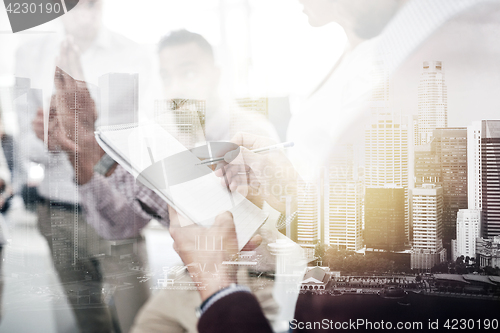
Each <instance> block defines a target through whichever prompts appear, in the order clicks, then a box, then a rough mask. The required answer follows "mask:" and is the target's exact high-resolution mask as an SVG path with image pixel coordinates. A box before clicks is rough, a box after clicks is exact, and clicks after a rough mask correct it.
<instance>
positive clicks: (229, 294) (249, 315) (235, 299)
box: [198, 287, 273, 333]
mask: <svg viewBox="0 0 500 333" xmlns="http://www.w3.org/2000/svg"><path fill="white" fill-rule="evenodd" d="M232 289H233V290H232ZM210 300H213V302H212V303H210V304H207V303H209V302H210ZM205 304H206V305H205ZM205 304H203V305H202V306H201V311H202V313H201V316H200V319H199V321H198V331H199V332H200V333H212V332H218V333H219V332H223V333H224V332H234V333H247V332H248V333H254V332H263V333H265V332H272V331H273V330H272V329H271V326H270V325H269V322H268V321H267V319H266V317H265V316H264V313H263V312H262V309H261V308H260V305H259V302H258V301H257V299H256V298H255V296H253V295H252V294H251V293H250V292H249V291H245V290H239V289H237V287H234V288H231V287H229V288H227V289H223V290H221V291H220V292H218V293H216V294H215V295H213V296H212V298H211V299H209V300H208V302H206V303H205ZM204 305H205V308H204Z"/></svg>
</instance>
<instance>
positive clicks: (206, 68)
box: [159, 43, 219, 100]
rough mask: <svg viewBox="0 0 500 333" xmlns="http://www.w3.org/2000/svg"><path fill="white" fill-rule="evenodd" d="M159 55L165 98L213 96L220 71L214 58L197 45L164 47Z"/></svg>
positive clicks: (205, 97)
mask: <svg viewBox="0 0 500 333" xmlns="http://www.w3.org/2000/svg"><path fill="white" fill-rule="evenodd" d="M159 57H160V75H161V78H162V82H163V91H164V93H165V98H167V99H175V98H181V99H202V100H207V99H211V98H213V97H214V95H215V93H216V91H217V88H218V84H219V70H218V68H217V67H216V66H215V64H214V61H213V58H212V57H211V56H210V55H209V54H207V53H206V52H205V51H204V50H202V49H201V48H200V47H199V46H198V45H197V44H195V43H188V44H181V45H176V46H167V47H165V48H163V49H162V50H161V51H160V54H159Z"/></svg>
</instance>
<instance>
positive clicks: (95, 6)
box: [62, 0, 103, 41]
mask: <svg viewBox="0 0 500 333" xmlns="http://www.w3.org/2000/svg"><path fill="white" fill-rule="evenodd" d="M102 2H103V0H80V2H79V3H78V4H77V5H76V6H75V8H73V9H72V10H71V11H69V12H68V13H67V14H66V15H63V16H62V21H63V25H64V30H65V31H66V33H67V34H68V35H72V36H73V37H74V38H75V39H77V40H82V41H92V40H93V39H94V38H95V37H96V36H97V34H98V33H99V30H100V28H101V24H102Z"/></svg>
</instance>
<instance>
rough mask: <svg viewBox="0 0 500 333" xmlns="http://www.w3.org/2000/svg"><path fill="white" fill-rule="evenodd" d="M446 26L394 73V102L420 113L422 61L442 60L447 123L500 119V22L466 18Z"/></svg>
mask: <svg viewBox="0 0 500 333" xmlns="http://www.w3.org/2000/svg"><path fill="white" fill-rule="evenodd" d="M459 22H460V24H458V22H455V23H452V24H449V25H447V26H445V27H444V28H443V29H442V30H441V31H440V32H439V33H437V34H436V35H435V36H434V37H432V38H431V39H429V40H428V41H427V42H426V43H425V44H424V45H423V46H422V48H421V49H420V50H418V51H417V52H416V53H415V54H413V56H411V57H410V58H409V59H408V61H407V62H406V63H405V65H404V66H403V67H401V68H400V70H399V71H398V72H397V73H396V74H395V75H394V76H393V81H392V83H391V84H392V87H391V88H392V90H393V94H392V97H393V106H394V107H395V108H396V109H399V110H401V111H402V113H403V114H417V103H418V97H417V96H418V84H419V79H420V73H421V72H422V63H423V61H426V60H429V61H435V60H440V61H443V68H444V72H445V81H446V85H447V88H448V126H450V127H455V126H467V125H470V123H471V122H472V121H473V120H480V119H500V43H499V41H500V33H499V31H500V24H499V23H491V22H489V21H488V20H485V21H483V22H479V21H476V20H470V19H465V18H464V19H461V20H460V21H459Z"/></svg>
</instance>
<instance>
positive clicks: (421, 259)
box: [411, 184, 446, 270]
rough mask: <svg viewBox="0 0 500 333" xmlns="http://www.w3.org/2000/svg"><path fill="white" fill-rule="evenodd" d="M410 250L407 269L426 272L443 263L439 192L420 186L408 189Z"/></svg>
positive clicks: (433, 187) (428, 186)
mask: <svg viewBox="0 0 500 333" xmlns="http://www.w3.org/2000/svg"><path fill="white" fill-rule="evenodd" d="M412 207H413V212H412V213H413V248H412V254H411V268H412V269H422V270H429V269H431V268H432V267H433V266H435V265H437V264H439V263H440V262H443V261H445V260H446V250H445V249H444V248H443V242H442V237H443V189H442V188H441V187H440V186H435V185H433V184H424V185H423V186H422V187H420V188H414V189H413V190H412Z"/></svg>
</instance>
